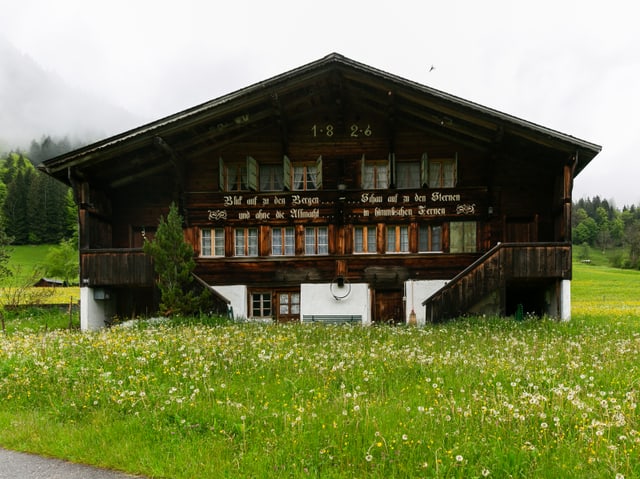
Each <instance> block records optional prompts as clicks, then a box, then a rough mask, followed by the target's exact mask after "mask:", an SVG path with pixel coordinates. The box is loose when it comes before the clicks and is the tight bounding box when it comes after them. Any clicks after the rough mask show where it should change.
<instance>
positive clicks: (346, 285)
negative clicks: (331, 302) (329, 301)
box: [329, 279, 351, 301]
mask: <svg viewBox="0 0 640 479" xmlns="http://www.w3.org/2000/svg"><path fill="white" fill-rule="evenodd" d="M343 281H344V283H343V285H342V286H339V285H338V284H337V281H332V282H331V284H330V285H329V290H330V291H331V295H332V296H333V297H334V299H335V300H336V301H340V300H341V299H344V298H346V297H347V296H349V295H350V294H351V283H350V282H349V281H347V280H346V279H345V280H343ZM334 288H339V289H344V288H346V290H347V292H346V293H344V294H342V295H340V294H336V293H335V292H334Z"/></svg>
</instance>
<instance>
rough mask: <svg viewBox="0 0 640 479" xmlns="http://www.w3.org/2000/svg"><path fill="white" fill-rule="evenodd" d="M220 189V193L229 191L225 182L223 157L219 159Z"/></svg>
mask: <svg viewBox="0 0 640 479" xmlns="http://www.w3.org/2000/svg"><path fill="white" fill-rule="evenodd" d="M218 189H219V190H220V191H224V190H226V189H227V185H226V184H225V181H224V160H223V159H222V157H220V158H218Z"/></svg>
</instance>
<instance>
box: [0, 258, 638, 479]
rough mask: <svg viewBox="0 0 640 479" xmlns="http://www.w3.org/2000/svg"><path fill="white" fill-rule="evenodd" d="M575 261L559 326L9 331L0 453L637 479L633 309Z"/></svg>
mask: <svg viewBox="0 0 640 479" xmlns="http://www.w3.org/2000/svg"><path fill="white" fill-rule="evenodd" d="M588 268H589V267H588V266H584V269H583V268H582V267H580V268H576V270H575V281H574V293H575V301H574V304H575V308H574V318H573V320H572V321H571V322H568V323H557V322H554V321H550V320H547V319H531V320H526V321H521V322H516V321H513V320H510V319H500V318H468V319H464V320H459V321H453V322H450V323H446V324H442V325H430V326H426V327H424V328H405V327H386V326H383V327H369V328H362V327H350V326H324V327H323V326H313V325H279V326H275V325H256V324H218V325H201V324H197V323H196V322H192V323H191V324H188V323H184V322H180V323H172V322H167V323H144V322H143V323H137V324H132V325H133V327H122V326H121V327H116V328H112V329H109V330H105V331H100V332H96V333H79V332H77V331H66V330H59V331H49V332H48V333H47V334H43V333H35V332H29V331H27V332H19V331H16V332H14V333H11V334H7V335H5V336H3V337H0V348H1V349H0V401H1V404H2V408H0V444H2V445H4V446H5V447H10V448H15V449H22V450H29V451H33V452H40V453H44V454H48V455H54V456H58V457H64V458H67V459H70V460H74V461H81V462H87V463H92V464H97V465H102V466H107V467H111V468H117V469H122V470H125V471H128V472H132V473H140V474H144V475H146V476H148V477H164V478H176V479H179V478H211V477H216V478H218V477H223V478H224V477H256V478H264V477H293V478H303V477H304V478H306V477H321V478H341V477H380V478H382V477H384V478H392V477H402V478H405V477H464V478H469V477H522V478H530V477H541V478H545V477H547V478H558V477H562V478H572V477H574V478H582V477H590V478H591V477H595V478H599V477H603V478H618V479H620V478H623V477H625V478H631V477H640V461H638V457H639V456H640V423H639V420H638V409H637V403H638V399H639V397H638V396H639V395H640V391H639V388H640V383H639V381H638V377H640V375H639V374H638V364H640V362H639V360H640V328H639V325H638V316H637V314H636V312H630V311H632V310H630V309H629V308H628V306H627V302H633V300H634V299H633V298H632V296H631V292H624V291H622V288H619V287H618V286H617V285H616V283H615V282H613V278H610V279H611V281H610V283H611V284H613V286H612V287H611V290H607V289H606V288H605V289H603V290H602V291H603V292H604V293H605V298H609V299H605V301H604V302H602V303H600V302H599V301H600V299H599V298H591V296H592V295H590V294H589V293H588V290H587V289H583V288H582V286H581V285H580V283H581V281H588V280H590V279H591V280H594V281H597V276H598V275H600V274H609V272H608V271H596V270H594V269H593V268H592V269H588ZM625 281H634V282H635V284H636V286H638V283H639V282H640V275H638V274H636V275H631V276H629V277H625ZM614 290H615V291H614ZM636 291H637V290H636ZM612 298H613V302H610V300H612ZM596 308H600V309H596ZM602 311H604V312H602Z"/></svg>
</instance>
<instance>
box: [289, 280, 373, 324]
mask: <svg viewBox="0 0 640 479" xmlns="http://www.w3.org/2000/svg"><path fill="white" fill-rule="evenodd" d="M349 286H350V287H351V290H350V291H349V290H348V288H349ZM333 293H334V294H335V295H336V296H343V295H345V294H346V293H348V294H346V296H345V297H344V298H342V299H336V298H335V297H334V295H333V294H332V290H331V284H329V283H322V284H301V285H300V319H302V317H303V316H304V315H305V314H307V315H310V314H333V315H361V316H362V322H363V324H369V323H371V316H370V314H369V312H370V311H371V304H370V303H371V299H370V298H371V295H370V294H369V285H368V284H366V283H355V284H353V283H346V284H345V285H344V287H342V288H338V287H337V286H336V284H335V283H334V284H333Z"/></svg>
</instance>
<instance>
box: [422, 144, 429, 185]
mask: <svg viewBox="0 0 640 479" xmlns="http://www.w3.org/2000/svg"><path fill="white" fill-rule="evenodd" d="M428 184H429V156H428V155H427V153H426V152H425V153H423V154H422V158H420V187H422V188H426V187H427V185H428Z"/></svg>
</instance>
